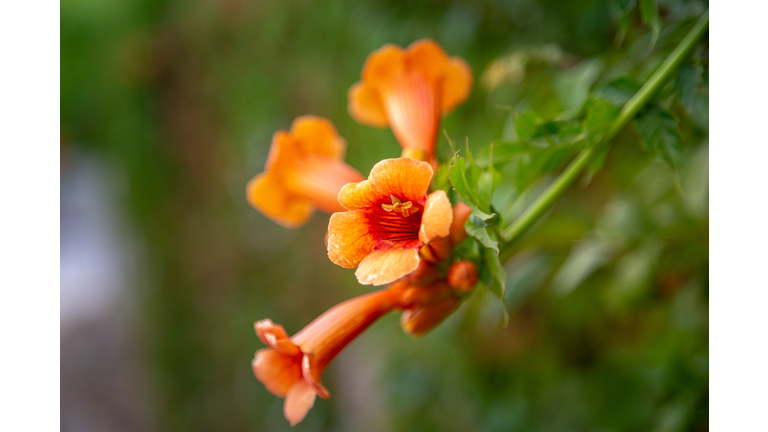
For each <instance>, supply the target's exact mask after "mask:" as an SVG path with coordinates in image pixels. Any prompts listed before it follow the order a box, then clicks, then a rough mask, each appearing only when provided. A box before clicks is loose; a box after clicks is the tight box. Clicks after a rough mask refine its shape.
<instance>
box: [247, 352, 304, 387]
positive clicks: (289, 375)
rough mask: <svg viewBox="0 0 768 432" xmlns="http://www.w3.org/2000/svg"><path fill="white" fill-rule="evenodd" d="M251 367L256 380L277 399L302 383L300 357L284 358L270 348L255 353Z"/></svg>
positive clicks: (284, 356)
mask: <svg viewBox="0 0 768 432" xmlns="http://www.w3.org/2000/svg"><path fill="white" fill-rule="evenodd" d="M251 366H252V367H253V374H254V375H256V378H257V379H258V380H259V381H261V383H262V384H264V387H266V388H267V390H268V391H269V392H270V393H272V394H273V395H275V396H278V397H284V396H285V395H286V394H287V393H288V392H289V390H290V389H291V388H292V387H294V385H295V384H296V383H298V382H299V381H304V380H303V379H302V374H301V357H296V356H294V357H290V356H286V355H283V354H281V353H279V352H277V351H275V350H273V349H271V348H262V349H260V350H258V351H256V357H255V358H254V359H253V362H251Z"/></svg>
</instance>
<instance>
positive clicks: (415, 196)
mask: <svg viewBox="0 0 768 432" xmlns="http://www.w3.org/2000/svg"><path fill="white" fill-rule="evenodd" d="M368 179H369V182H370V183H371V185H370V186H371V191H372V192H373V193H374V194H376V195H377V196H380V197H383V199H384V200H385V201H386V202H389V197H390V195H394V196H396V197H398V198H399V199H400V201H402V202H406V201H411V202H413V203H414V204H419V205H423V204H424V201H425V197H426V195H427V189H428V188H429V183H430V182H431V181H432V166H431V165H430V164H428V163H427V162H422V161H418V160H416V159H411V158H399V159H384V160H383V161H381V162H379V163H377V164H376V165H374V166H373V168H372V169H371V174H370V175H369V176H368Z"/></svg>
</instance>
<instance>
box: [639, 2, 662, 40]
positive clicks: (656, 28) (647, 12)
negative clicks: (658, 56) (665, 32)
mask: <svg viewBox="0 0 768 432" xmlns="http://www.w3.org/2000/svg"><path fill="white" fill-rule="evenodd" d="M640 15H641V16H642V18H643V23H645V24H648V25H650V26H651V45H650V47H651V48H653V46H654V45H656V41H657V40H658V39H659V32H660V31H661V19H660V18H659V6H658V5H657V4H656V0H640Z"/></svg>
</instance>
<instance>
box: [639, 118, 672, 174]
mask: <svg viewBox="0 0 768 432" xmlns="http://www.w3.org/2000/svg"><path fill="white" fill-rule="evenodd" d="M637 131H638V132H639V133H640V137H641V138H642V140H643V144H644V145H645V147H646V148H647V149H648V151H649V152H650V153H651V155H652V156H654V157H657V158H660V159H662V160H664V161H666V162H667V163H668V164H669V165H670V166H671V167H672V169H674V170H677V169H678V168H679V167H680V164H681V163H682V161H683V139H682V138H681V137H680V130H679V129H678V126H677V120H675V118H674V117H672V114H670V113H669V112H667V111H663V110H661V108H659V107H658V106H653V107H651V108H650V109H649V110H648V111H646V112H645V113H643V114H642V115H640V116H638V117H637Z"/></svg>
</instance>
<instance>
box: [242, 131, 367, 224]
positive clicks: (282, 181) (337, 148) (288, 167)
mask: <svg viewBox="0 0 768 432" xmlns="http://www.w3.org/2000/svg"><path fill="white" fill-rule="evenodd" d="M345 150H346V142H345V141H344V138H342V137H340V136H339V134H338V133H337V132H336V128H335V127H333V124H332V123H331V122H330V121H328V120H327V119H324V118H321V117H315V116H301V117H298V118H296V120H294V121H293V124H292V125H291V130H290V132H287V131H284V130H280V131H277V132H275V134H274V135H273V136H272V147H271V148H270V150H269V157H268V159H267V165H266V167H265V168H264V172H263V173H261V174H259V175H257V176H256V177H254V178H253V179H252V180H251V181H250V182H248V186H247V187H246V196H247V198H248V202H249V203H250V204H251V205H252V206H253V207H255V208H256V209H257V210H259V211H260V212H262V213H263V214H264V215H265V216H267V217H268V218H270V219H272V220H273V221H275V222H277V223H279V224H280V225H283V226H285V227H288V228H294V227H297V226H300V225H302V224H304V223H305V222H306V221H307V220H309V218H310V217H311V216H312V214H313V213H314V210H315V208H317V209H320V210H322V211H324V212H327V213H333V212H337V211H344V208H343V207H341V205H339V203H338V201H337V200H336V196H337V195H338V193H339V190H341V187H342V186H344V185H345V184H347V183H355V182H359V181H361V180H363V176H362V175H360V173H359V172H357V171H356V170H355V169H354V168H352V167H351V166H349V165H347V164H346V163H344V161H343V159H344V151H345Z"/></svg>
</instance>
